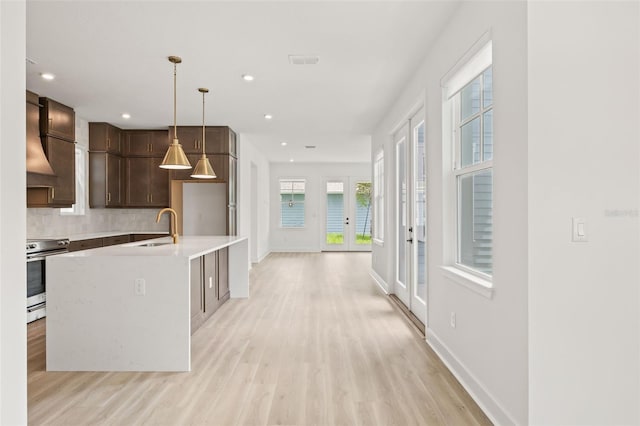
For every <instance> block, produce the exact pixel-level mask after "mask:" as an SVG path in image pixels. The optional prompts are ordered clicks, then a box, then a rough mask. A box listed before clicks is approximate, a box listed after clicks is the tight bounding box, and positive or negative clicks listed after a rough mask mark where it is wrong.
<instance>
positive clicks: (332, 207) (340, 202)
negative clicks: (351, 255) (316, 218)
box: [326, 182, 344, 244]
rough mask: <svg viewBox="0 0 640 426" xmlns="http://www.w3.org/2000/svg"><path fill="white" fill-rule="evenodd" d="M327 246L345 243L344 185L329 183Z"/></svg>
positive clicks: (341, 183)
mask: <svg viewBox="0 0 640 426" xmlns="http://www.w3.org/2000/svg"><path fill="white" fill-rule="evenodd" d="M326 229H327V231H326V232H327V235H326V240H327V244H343V243H344V183H343V182H327V226H326Z"/></svg>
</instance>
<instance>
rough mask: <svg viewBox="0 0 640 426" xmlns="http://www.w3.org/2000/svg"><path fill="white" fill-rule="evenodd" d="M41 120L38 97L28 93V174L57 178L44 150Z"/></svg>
mask: <svg viewBox="0 0 640 426" xmlns="http://www.w3.org/2000/svg"><path fill="white" fill-rule="evenodd" d="M39 120H40V104H39V103H38V95H36V94H35V93H32V92H29V91H27V143H26V145H27V163H26V164H27V173H35V174H37V175H47V176H55V175H56V174H55V172H54V171H53V169H52V168H51V164H49V160H48V159H47V156H46V155H45V153H44V149H43V148H42V141H41V140H40V127H39ZM27 176H28V175H27ZM38 186H42V185H38Z"/></svg>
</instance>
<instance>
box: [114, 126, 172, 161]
mask: <svg viewBox="0 0 640 426" xmlns="http://www.w3.org/2000/svg"><path fill="white" fill-rule="evenodd" d="M124 136H125V138H124V139H125V144H124V154H123V155H124V156H126V157H164V154H165V153H166V152H167V148H169V142H170V141H169V135H168V134H167V131H166V130H125V131H124Z"/></svg>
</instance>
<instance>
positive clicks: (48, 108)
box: [40, 98, 76, 142]
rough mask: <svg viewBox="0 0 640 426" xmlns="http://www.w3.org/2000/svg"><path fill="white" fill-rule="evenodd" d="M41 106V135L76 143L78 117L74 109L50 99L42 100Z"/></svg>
mask: <svg viewBox="0 0 640 426" xmlns="http://www.w3.org/2000/svg"><path fill="white" fill-rule="evenodd" d="M40 104H41V105H42V110H41V111H40V134H41V135H47V136H53V137H55V138H58V139H62V140H65V141H70V142H75V140H76V115H75V113H74V111H73V108H70V107H68V106H66V105H62V104H61V103H59V102H56V101H54V100H53V99H49V98H40Z"/></svg>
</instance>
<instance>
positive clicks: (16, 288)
mask: <svg viewBox="0 0 640 426" xmlns="http://www.w3.org/2000/svg"><path fill="white" fill-rule="evenodd" d="M25 28H26V23H25V2H24V1H17V0H16V1H10V2H7V1H2V2H0V93H2V98H1V100H0V206H2V209H1V210H0V424H2V425H20V424H27V334H26V326H25V323H26V309H25V297H26V291H25V285H24V283H25V282H26V268H25V257H24V244H25V239H26V231H25V227H26V224H25V216H26V211H25V210H26V208H25V205H26V194H25V190H24V188H25V186H26V174H25V170H26V166H25V159H26V157H25V152H26V146H25V139H26V121H25V75H26V70H25V57H26V52H25V46H26V44H25V43H26V40H25Z"/></svg>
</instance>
